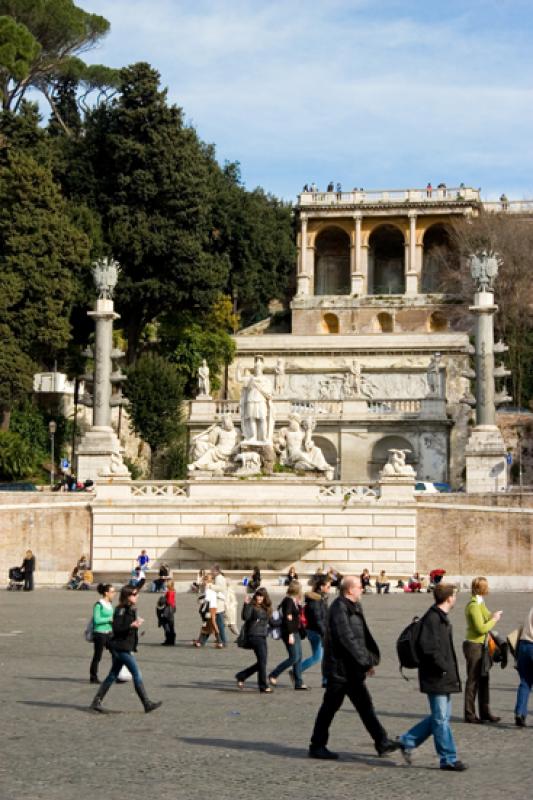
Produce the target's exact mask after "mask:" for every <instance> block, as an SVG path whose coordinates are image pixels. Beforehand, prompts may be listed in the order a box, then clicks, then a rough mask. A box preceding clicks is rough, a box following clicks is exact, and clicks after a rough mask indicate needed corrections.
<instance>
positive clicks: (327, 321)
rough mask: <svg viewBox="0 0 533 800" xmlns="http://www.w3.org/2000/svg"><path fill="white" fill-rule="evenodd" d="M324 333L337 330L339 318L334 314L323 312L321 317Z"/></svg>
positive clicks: (336, 331)
mask: <svg viewBox="0 0 533 800" xmlns="http://www.w3.org/2000/svg"><path fill="white" fill-rule="evenodd" d="M322 322H323V326H324V331H325V333H338V332H339V318H338V317H337V316H336V314H324V316H323V318H322Z"/></svg>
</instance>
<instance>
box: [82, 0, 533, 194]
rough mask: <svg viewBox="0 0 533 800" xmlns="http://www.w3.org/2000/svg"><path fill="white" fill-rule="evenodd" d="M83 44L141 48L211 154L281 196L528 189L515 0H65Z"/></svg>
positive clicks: (526, 42)
mask: <svg viewBox="0 0 533 800" xmlns="http://www.w3.org/2000/svg"><path fill="white" fill-rule="evenodd" d="M78 4H79V5H80V6H81V7H82V8H84V9H85V10H86V11H92V12H95V13H99V14H102V15H103V16H105V17H106V18H107V19H109V21H110V22H111V32H110V34H109V35H108V36H107V38H106V39H105V40H104V41H103V43H102V44H101V45H100V47H99V48H98V49H97V50H95V51H92V52H91V53H89V54H88V55H87V60H88V61H91V62H102V63H106V64H109V65H111V66H117V67H118V66H123V65H126V64H131V63H133V62H135V61H148V62H150V63H151V64H152V65H153V66H154V67H156V68H157V69H158V70H159V72H160V73H161V76H162V82H163V84H164V85H165V86H167V87H168V94H169V99H170V100H171V101H172V102H175V103H176V104H177V105H179V106H181V107H182V108H183V109H184V112H185V116H186V119H187V120H188V121H189V122H190V123H191V124H193V125H194V126H195V127H196V129H197V131H198V133H199V135H200V136H201V138H202V139H204V140H205V141H208V142H213V143H214V144H215V145H216V148H217V155H218V158H219V160H220V161H224V160H225V159H228V160H230V161H233V160H237V161H240V163H241V169H242V176H243V180H244V182H245V184H246V185H247V186H248V187H249V188H253V187H254V186H257V185H260V186H263V188H264V189H265V190H267V191H270V192H272V193H274V194H276V195H278V196H280V197H284V198H286V199H294V197H295V195H296V194H297V193H298V192H299V191H300V189H301V187H302V185H303V184H304V183H306V182H311V181H315V182H316V183H317V184H318V185H319V186H320V187H324V186H325V184H326V183H327V182H328V181H329V180H330V179H331V180H334V181H335V182H336V181H340V182H341V183H342V186H343V188H345V189H347V190H348V189H351V188H352V187H353V186H363V187H364V188H365V189H382V188H389V189H392V188H405V187H418V186H425V185H426V183H427V181H428V180H430V181H432V183H433V185H436V184H437V183H439V182H440V181H444V182H445V183H447V185H448V186H458V185H459V183H460V182H461V181H463V182H464V183H465V184H466V185H467V186H474V187H478V186H481V188H482V196H483V197H484V198H494V197H497V196H499V195H500V194H501V192H503V191H505V192H506V194H507V195H508V196H509V197H510V198H513V199H523V198H533V172H532V166H533V69H532V68H533V48H532V47H531V37H532V33H533V3H531V0H498V2H496V0H494V2H493V1H492V0H467V2H464V0H463V1H462V2H458V0H402V1H401V2H400V0H266V1H265V0H194V1H193V0H78Z"/></svg>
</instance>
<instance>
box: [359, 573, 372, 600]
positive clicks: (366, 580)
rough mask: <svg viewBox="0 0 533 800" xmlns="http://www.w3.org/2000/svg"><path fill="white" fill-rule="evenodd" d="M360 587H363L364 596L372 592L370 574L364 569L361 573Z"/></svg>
mask: <svg viewBox="0 0 533 800" xmlns="http://www.w3.org/2000/svg"><path fill="white" fill-rule="evenodd" d="M361 586H362V587H363V592H364V594H369V592H371V591H372V583H371V581H370V572H369V571H368V570H367V569H366V568H365V569H364V570H363V571H362V573H361Z"/></svg>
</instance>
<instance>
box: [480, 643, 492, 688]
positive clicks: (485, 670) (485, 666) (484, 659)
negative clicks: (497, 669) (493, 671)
mask: <svg viewBox="0 0 533 800" xmlns="http://www.w3.org/2000/svg"><path fill="white" fill-rule="evenodd" d="M489 638H490V637H489V634H488V633H487V635H486V636H485V639H484V640H483V645H482V648H481V669H480V675H481V677H482V678H486V677H487V675H488V674H489V672H490V668H491V667H492V656H491V654H490V648H489Z"/></svg>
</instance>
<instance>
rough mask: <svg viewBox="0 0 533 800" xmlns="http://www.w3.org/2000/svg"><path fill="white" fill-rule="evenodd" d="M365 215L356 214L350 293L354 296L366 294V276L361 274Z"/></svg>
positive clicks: (351, 256) (351, 258)
mask: <svg viewBox="0 0 533 800" xmlns="http://www.w3.org/2000/svg"><path fill="white" fill-rule="evenodd" d="M362 219H363V215H362V214H360V213H358V214H354V220H355V230H354V243H353V246H352V248H351V252H350V272H351V289H350V293H351V294H353V295H361V294H363V292H364V275H363V273H362V272H361V262H362V254H361V224H362Z"/></svg>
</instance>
